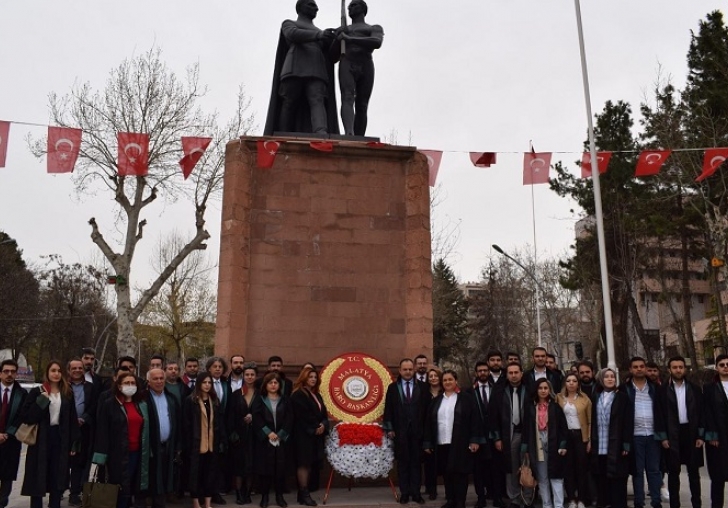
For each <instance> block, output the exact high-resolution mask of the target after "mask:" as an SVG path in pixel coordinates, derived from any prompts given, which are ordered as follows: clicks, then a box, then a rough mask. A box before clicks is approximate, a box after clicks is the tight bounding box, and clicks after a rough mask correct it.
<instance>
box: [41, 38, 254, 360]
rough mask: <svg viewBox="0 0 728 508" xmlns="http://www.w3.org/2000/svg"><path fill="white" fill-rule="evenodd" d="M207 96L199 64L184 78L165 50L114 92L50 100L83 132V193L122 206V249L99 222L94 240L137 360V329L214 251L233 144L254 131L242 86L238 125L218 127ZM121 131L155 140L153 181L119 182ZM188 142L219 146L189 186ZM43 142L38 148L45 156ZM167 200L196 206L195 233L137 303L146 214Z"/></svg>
mask: <svg viewBox="0 0 728 508" xmlns="http://www.w3.org/2000/svg"><path fill="white" fill-rule="evenodd" d="M205 92H206V89H205V87H203V86H201V85H200V84H199V67H198V65H197V64H195V65H192V66H191V67H189V68H188V69H187V73H186V76H185V77H184V78H180V77H178V76H177V75H176V74H175V73H174V72H173V71H172V70H171V69H169V68H168V67H167V66H166V64H165V63H164V61H163V60H162V56H161V50H160V49H159V48H152V49H151V50H149V51H148V52H146V53H145V54H143V55H140V56H138V57H134V58H132V59H127V60H125V61H123V62H122V63H121V64H120V65H119V66H118V67H117V68H115V69H113V70H112V71H111V73H110V76H109V79H108V81H107V83H106V87H105V88H104V89H103V90H101V91H95V90H94V89H93V88H92V87H91V85H90V84H88V83H86V84H83V85H75V86H74V87H73V88H72V89H71V92H70V93H69V94H67V95H64V96H58V95H56V94H55V93H52V94H51V95H50V109H51V118H52V121H53V122H54V123H56V124H57V125H60V126H68V127H77V128H81V129H83V132H84V137H83V142H82V144H81V151H80V154H79V159H78V163H77V165H76V172H75V174H74V180H75V183H76V186H77V189H78V191H79V192H82V193H83V192H91V193H94V192H98V191H104V192H106V191H108V192H109V193H110V194H111V195H112V196H113V199H114V201H115V206H116V212H117V218H118V221H119V223H120V226H121V227H120V229H122V230H123V231H122V238H121V240H120V241H119V242H118V244H117V245H113V243H115V242H113V241H112V240H109V239H107V237H106V236H105V235H104V234H103V233H102V231H101V228H100V227H99V225H98V224H97V222H96V219H95V218H91V219H90V220H89V225H90V226H91V239H92V240H93V242H94V243H95V244H96V245H97V247H98V248H99V249H100V250H101V252H102V253H103V254H104V256H105V257H106V259H108V261H109V263H110V265H111V266H112V268H113V269H114V271H115V272H116V276H117V279H116V285H115V289H116V307H117V309H116V310H117V313H118V316H117V326H118V335H117V349H118V352H119V354H122V355H123V354H133V352H134V351H135V349H136V344H137V342H136V339H135V338H134V324H135V323H136V321H137V319H138V318H139V316H140V315H141V313H142V311H143V310H144V308H145V307H146V306H147V305H148V304H149V302H150V301H151V300H152V299H153V298H154V297H155V296H156V295H157V293H158V292H159V291H160V289H161V288H162V286H163V284H164V283H165V281H166V280H167V279H169V278H170V277H171V276H172V275H173V274H174V272H175V270H176V269H177V267H179V266H180V264H181V263H182V262H183V261H184V260H185V258H187V257H188V256H189V255H190V254H191V253H193V252H195V251H198V250H203V249H205V248H206V247H207V244H206V243H205V241H206V240H207V239H208V238H209V237H210V234H209V233H208V231H207V230H206V229H205V212H206V210H207V205H208V202H209V200H210V199H211V198H214V197H215V196H216V195H217V194H218V193H219V191H220V188H221V184H222V176H223V168H224V149H225V143H226V142H227V141H228V140H230V139H234V138H237V137H238V136H240V135H241V134H245V133H246V132H248V131H249V130H250V129H251V128H252V127H253V122H254V119H253V116H252V115H251V114H249V112H248V108H249V100H248V99H247V98H246V96H245V93H244V91H243V89H242V87H241V89H240V92H239V94H238V102H237V105H236V106H237V107H236V109H235V114H234V115H233V118H232V120H230V121H229V122H228V123H227V125H226V126H225V127H219V126H218V115H217V114H216V113H215V114H205V113H203V111H202V110H201V109H200V107H199V106H198V100H199V99H200V97H202V96H203V95H204V94H205ZM119 132H141V133H147V134H149V137H150V149H149V174H148V175H147V176H131V177H125V176H119V174H118V170H117V161H116V155H115V149H116V144H117V141H116V136H117V133H119ZM181 136H211V137H212V138H213V141H212V143H211V145H210V147H209V148H208V149H207V151H206V153H205V155H204V156H203V157H202V159H201V160H200V162H199V163H198V165H197V167H196V169H195V171H194V172H193V174H192V176H191V177H190V179H189V180H188V181H183V179H182V175H181V172H180V169H179V165H178V160H179V159H180V157H181V150H180V137H181ZM44 150H45V147H44V143H43V141H40V142H37V143H35V145H34V151H35V153H36V154H37V155H38V156H40V155H42V154H43V152H44ZM157 197H162V198H163V199H166V200H168V201H170V202H173V201H177V200H179V199H181V198H182V199H187V200H189V201H190V202H192V203H193V204H194V208H193V216H192V217H191V219H193V223H194V227H195V232H194V235H192V236H191V237H188V238H187V239H186V241H184V242H182V244H181V245H180V248H179V250H178V251H177V252H175V253H174V256H171V257H170V258H169V260H168V264H167V265H166V266H165V267H164V269H163V270H161V271H160V272H159V274H158V276H157V278H156V279H155V280H154V281H153V282H152V283H151V284H150V285H149V286H148V287H146V288H144V289H143V290H142V291H141V294H140V296H139V297H138V298H137V299H136V301H132V291H131V287H132V279H131V268H132V262H133V260H134V253H135V251H136V247H137V244H138V242H139V241H140V240H141V239H142V237H143V233H144V227H145V226H146V224H147V219H146V218H143V211H144V210H145V208H146V207H147V206H149V205H150V204H151V203H152V202H154V201H155V199H157Z"/></svg>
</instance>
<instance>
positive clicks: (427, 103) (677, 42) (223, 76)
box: [0, 0, 724, 287]
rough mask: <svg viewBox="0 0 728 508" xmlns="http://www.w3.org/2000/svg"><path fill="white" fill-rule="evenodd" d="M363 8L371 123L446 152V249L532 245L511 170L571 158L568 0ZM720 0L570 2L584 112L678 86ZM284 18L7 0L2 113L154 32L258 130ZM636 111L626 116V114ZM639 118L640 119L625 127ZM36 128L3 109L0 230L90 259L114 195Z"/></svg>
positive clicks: (554, 245) (153, 216)
mask: <svg viewBox="0 0 728 508" xmlns="http://www.w3.org/2000/svg"><path fill="white" fill-rule="evenodd" d="M318 4H319V9H320V11H319V16H318V17H317V19H316V24H317V26H319V27H320V28H326V27H336V26H338V25H339V24H340V6H341V4H340V2H337V1H333V0H319V1H318ZM368 4H369V15H368V16H367V21H368V22H369V23H372V24H375V23H376V24H380V25H382V26H383V28H384V32H385V39H384V44H383V46H382V48H381V49H380V50H378V51H377V52H375V54H374V59H375V65H376V81H375V86H374V93H373V96H372V99H371V102H370V108H369V127H368V130H367V135H370V136H379V137H382V138H387V139H392V134H393V133H394V134H395V137H396V139H397V141H398V143H399V144H403V145H406V144H410V145H413V146H417V147H418V148H421V149H433V150H443V151H444V152H445V153H444V155H443V159H442V165H441V167H440V173H439V176H438V187H439V189H438V196H439V200H440V204H439V205H438V206H437V207H436V209H435V211H434V215H435V220H436V222H437V228H438V229H439V228H442V227H446V228H447V227H448V226H447V225H448V224H451V225H452V224H457V228H458V233H459V242H458V244H457V245H456V247H455V250H454V251H453V252H452V253H451V255H450V257H449V258H448V261H449V262H450V264H451V266H452V267H453V269H454V271H455V273H456V275H457V276H458V277H459V278H460V280H461V281H463V282H464V281H474V280H477V279H478V278H479V274H480V271H481V269H482V268H483V266H484V264H485V263H486V261H487V259H488V257H489V256H490V255H492V254H493V251H492V250H491V247H490V246H491V245H492V244H498V245H500V246H501V247H502V248H503V249H504V250H506V251H509V252H513V251H515V250H516V249H522V248H524V247H525V246H526V245H530V246H531V247H530V248H532V246H533V245H534V228H533V221H532V192H531V191H532V189H531V188H530V187H525V186H523V185H522V161H523V155H522V152H524V151H528V150H529V148H530V143H533V146H534V148H535V149H536V151H540V152H560V153H554V157H553V159H552V163H555V162H557V161H559V160H562V161H564V162H565V163H567V164H569V167H571V168H572V171H573V172H574V173H575V174H577V173H578V171H579V170H578V167H577V166H576V164H575V163H574V161H576V160H578V159H580V153H581V151H582V146H583V142H584V140H585V138H586V130H587V120H586V107H585V102H584V94H583V88H582V74H581V65H580V59H579V46H578V39H577V29H576V17H575V9H574V2H572V1H571V0H449V1H447V2H443V1H436V0H386V1H385V0H368ZM722 5H724V4H723V2H718V1H716V0H712V1H707V0H690V1H686V0H639V1H635V0H598V1H597V0H583V1H582V6H581V8H582V17H583V23H584V31H585V44H586V52H587V59H588V69H589V78H590V82H591V99H592V107H593V110H594V112H598V111H600V110H601V109H602V107H603V105H604V102H605V101H607V100H613V101H616V100H625V101H628V102H630V103H631V104H632V108H633V111H634V112H635V113H636V112H638V111H639V104H640V102H643V101H644V100H646V98H648V97H649V93H650V90H652V89H653V88H654V84H655V82H656V80H657V79H658V76H659V75H661V76H663V77H669V78H670V79H671V80H672V82H673V83H674V84H675V85H677V86H678V87H681V86H682V85H683V84H684V81H685V75H686V72H687V69H686V58H685V56H686V53H687V50H688V45H689V41H690V31H691V30H697V28H698V22H699V20H701V19H704V18H705V16H706V14H707V13H708V12H710V11H712V10H715V9H718V8H720V7H721V6H722ZM289 18H295V1H294V0H242V1H236V2H233V1H229V0H228V1H223V0H207V1H205V2H199V1H197V2H193V1H190V0H154V1H153V2H150V1H149V0H126V1H125V2H122V3H119V2H104V1H98V0H74V1H65V2H59V1H51V0H39V1H35V2H3V6H2V7H1V8H0V48H1V49H0V69H1V70H2V79H0V120H7V121H15V122H27V123H37V124H43V125H45V124H47V123H48V122H49V109H48V94H49V93H51V92H55V93H58V94H60V95H63V94H65V93H67V92H68V91H70V89H71V87H72V86H73V84H74V83H86V82H88V83H90V84H91V86H92V87H93V88H95V89H103V87H104V85H105V82H106V79H107V76H108V74H109V71H110V70H111V69H112V68H115V67H116V66H118V65H119V63H120V62H121V61H122V60H123V59H125V58H129V57H133V56H135V55H139V54H141V53H144V52H146V51H147V50H149V49H150V48H152V47H153V46H157V47H159V48H161V49H162V51H163V58H164V59H165V61H166V62H167V64H168V66H169V67H170V68H171V69H172V70H174V71H175V72H176V73H178V74H180V75H183V74H184V72H185V69H186V67H187V66H189V65H190V64H193V63H196V62H197V63H199V66H200V82H201V83H203V84H206V85H207V87H208V93H207V94H206V96H205V97H203V98H202V99H201V105H202V106H203V107H204V108H205V109H206V110H207V111H213V110H217V111H218V112H219V113H220V115H221V117H222V118H225V117H226V116H227V115H226V112H227V111H230V112H231V111H232V108H233V107H234V106H235V101H236V94H237V90H238V87H239V86H240V84H244V86H245V90H246V92H247V94H248V95H249V96H250V98H251V100H252V111H253V112H254V113H255V115H256V119H257V126H258V128H257V130H256V131H255V132H254V133H253V134H262V130H263V124H264V122H265V114H266V111H267V106H268V100H269V95H270V84H271V78H272V70H273V59H274V55H275V50H276V43H277V40H278V32H279V27H280V23H281V22H282V21H283V20H284V19H289ZM635 117H636V118H637V114H635ZM635 128H638V124H636V127H635ZM45 132H46V130H45V128H43V127H34V126H27V125H20V124H13V125H12V126H11V130H10V138H9V143H8V145H9V146H8V155H7V164H6V167H5V168H0V230H2V231H5V232H6V233H7V234H8V235H10V236H11V237H12V238H14V239H16V241H17V242H18V245H19V247H20V248H21V249H22V250H23V251H24V257H25V259H26V260H27V261H28V262H30V263H34V264H37V263H40V262H41V256H43V255H47V254H52V253H58V254H61V255H62V256H63V258H64V260H65V261H66V262H76V261H80V262H89V261H90V260H92V259H94V258H95V259H98V258H99V257H100V256H99V253H98V251H97V249H96V246H95V245H94V244H93V243H92V242H91V239H90V228H89V226H88V224H87V222H88V219H89V218H91V217H96V218H97V222H98V223H99V226H100V228H101V230H102V232H104V233H105V234H106V236H107V238H108V239H109V240H110V241H112V242H113V241H114V240H117V241H118V240H119V238H120V234H119V232H118V230H117V228H116V226H115V225H114V214H113V207H112V204H113V202H112V198H113V196H111V195H109V194H108V193H107V192H105V191H104V190H103V189H99V191H98V192H97V193H96V194H95V195H93V196H87V195H84V196H79V195H78V194H77V193H76V192H75V190H74V188H73V186H72V183H71V179H70V177H69V176H68V175H48V174H46V173H45V160H44V159H40V160H39V159H36V158H35V157H33V156H32V155H31V153H30V150H29V148H28V143H27V142H26V137H27V136H32V137H33V138H35V139H38V138H42V137H43V136H44V135H45ZM469 151H491V152H498V160H497V164H496V165H495V166H492V167H491V168H488V169H481V168H474V167H473V166H472V164H471V163H470V159H469V156H468V152H469ZM533 205H534V206H535V209H534V211H535V217H536V219H535V226H536V228H535V229H536V238H535V243H536V246H537V252H538V257H539V259H545V258H554V257H564V256H566V255H567V253H568V249H569V246H570V245H571V243H572V242H573V238H574V224H575V222H576V220H578V219H579V218H580V217H581V214H580V210H579V209H578V207H577V206H576V205H575V203H573V202H570V201H569V200H567V199H563V198H560V197H558V196H557V195H556V194H555V193H553V192H551V191H550V190H549V189H548V186H547V185H538V186H535V188H534V189H533ZM145 210H146V211H147V214H146V218H147V220H148V225H147V227H146V228H145V237H144V239H143V240H142V242H141V243H140V245H139V249H138V251H137V257H136V260H135V264H134V266H133V268H132V274H133V276H134V274H136V277H137V279H136V280H137V284H135V285H136V286H137V287H140V286H143V285H144V284H145V281H146V280H149V279H151V278H152V276H153V273H152V271H151V269H150V257H151V256H152V252H153V249H154V246H155V244H156V242H157V241H158V238H159V237H160V235H163V234H166V233H167V232H169V231H170V230H174V229H176V230H178V231H180V232H182V233H184V234H189V235H190V236H191V235H192V234H193V231H194V227H193V226H194V217H193V210H192V207H191V205H185V204H182V203H178V204H176V205H169V204H165V203H163V200H157V202H155V203H154V204H153V205H152V206H150V207H147V208H146V209H145ZM207 225H208V230H209V231H210V233H211V235H212V239H211V240H210V242H209V248H208V256H209V261H210V262H212V263H214V262H216V259H217V256H218V251H219V242H218V240H217V238H218V236H219V231H220V206H219V204H216V205H215V206H213V207H212V209H211V210H210V211H209V212H208V216H207Z"/></svg>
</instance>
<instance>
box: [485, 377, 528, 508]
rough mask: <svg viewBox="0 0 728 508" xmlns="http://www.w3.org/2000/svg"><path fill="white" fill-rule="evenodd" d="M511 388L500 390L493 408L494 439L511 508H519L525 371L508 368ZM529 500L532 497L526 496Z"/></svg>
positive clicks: (491, 425)
mask: <svg viewBox="0 0 728 508" xmlns="http://www.w3.org/2000/svg"><path fill="white" fill-rule="evenodd" d="M506 376H507V377H508V384H506V385H502V386H499V387H497V388H496V389H495V390H494V392H493V397H492V400H491V402H490V404H489V406H490V407H489V409H490V413H489V418H490V429H491V439H492V440H494V441H495V450H496V452H497V453H496V454H495V457H496V460H497V462H498V463H499V464H500V466H501V469H502V471H503V473H504V474H505V475H506V494H507V495H508V498H509V499H510V503H511V505H517V504H519V499H520V496H521V486H520V484H519V474H518V469H519V468H520V467H521V455H522V454H521V435H522V432H523V427H524V422H523V417H524V414H525V413H524V408H525V404H526V403H527V398H528V395H527V390H526V387H525V385H524V383H523V368H522V367H521V364H519V363H511V364H509V365H508V367H507V368H506ZM526 495H527V497H530V495H529V494H528V493H526Z"/></svg>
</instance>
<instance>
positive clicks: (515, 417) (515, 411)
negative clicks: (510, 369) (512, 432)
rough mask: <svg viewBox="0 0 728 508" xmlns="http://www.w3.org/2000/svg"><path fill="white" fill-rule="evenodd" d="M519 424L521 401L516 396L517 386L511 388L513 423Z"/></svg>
mask: <svg viewBox="0 0 728 508" xmlns="http://www.w3.org/2000/svg"><path fill="white" fill-rule="evenodd" d="M520 424H521V403H520V401H519V398H518V388H514V389H513V425H520Z"/></svg>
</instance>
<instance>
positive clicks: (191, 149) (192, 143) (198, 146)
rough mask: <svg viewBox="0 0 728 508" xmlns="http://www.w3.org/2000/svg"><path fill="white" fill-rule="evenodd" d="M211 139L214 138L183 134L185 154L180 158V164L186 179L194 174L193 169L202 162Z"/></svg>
mask: <svg viewBox="0 0 728 508" xmlns="http://www.w3.org/2000/svg"><path fill="white" fill-rule="evenodd" d="M211 141H212V138H197V137H188V136H182V153H183V154H184V155H183V157H182V158H181V159H180V161H179V165H180V167H181V168H182V174H183V175H184V177H185V180H187V178H189V176H190V175H191V174H192V170H193V169H195V166H196V165H197V163H198V162H200V159H201V158H202V156H203V155H204V153H205V150H207V147H208V146H210V142H211Z"/></svg>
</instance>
